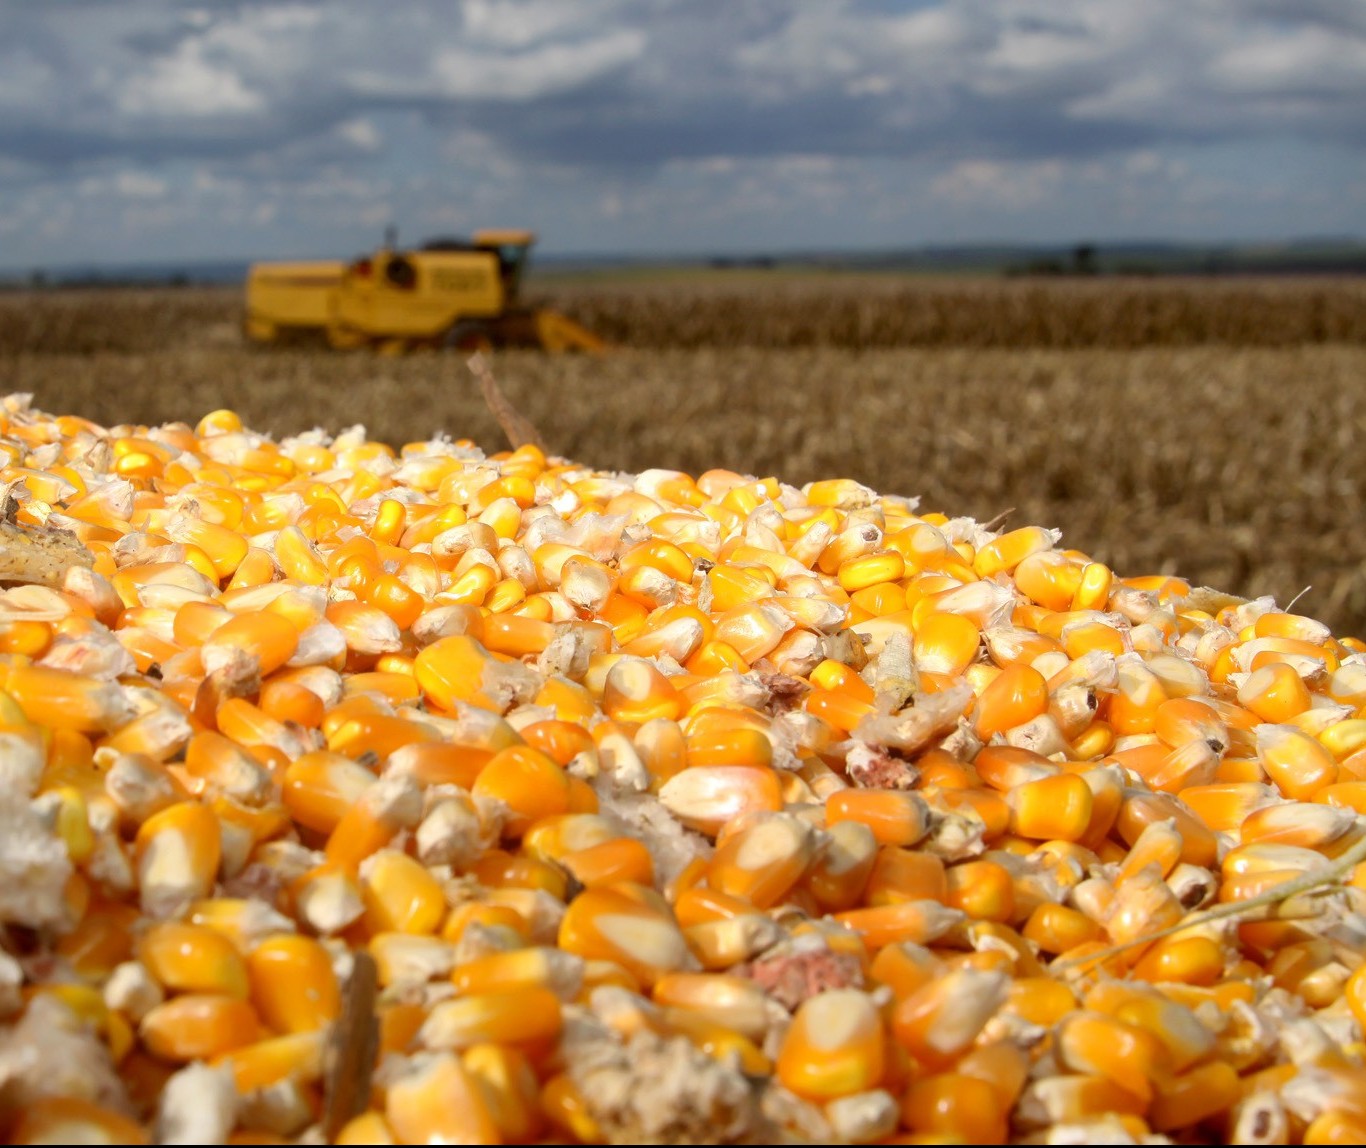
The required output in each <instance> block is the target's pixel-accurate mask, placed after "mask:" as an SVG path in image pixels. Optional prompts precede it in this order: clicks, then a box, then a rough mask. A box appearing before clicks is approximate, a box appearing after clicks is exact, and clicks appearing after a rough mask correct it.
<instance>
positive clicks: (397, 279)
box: [384, 255, 417, 290]
mask: <svg viewBox="0 0 1366 1148" xmlns="http://www.w3.org/2000/svg"><path fill="white" fill-rule="evenodd" d="M384 275H385V277H386V278H387V279H388V280H389V282H390V283H392V284H393V285H394V286H395V287H402V288H404V289H405V290H406V289H408V288H410V287H413V286H415V285H416V283H417V268H416V267H414V266H413V265H412V263H411V261H409V260H407V259H405V258H404V257H403V256H402V255H398V256H395V257H394V258H393V259H390V260H389V265H388V266H387V267H386V268H385V269H384Z"/></svg>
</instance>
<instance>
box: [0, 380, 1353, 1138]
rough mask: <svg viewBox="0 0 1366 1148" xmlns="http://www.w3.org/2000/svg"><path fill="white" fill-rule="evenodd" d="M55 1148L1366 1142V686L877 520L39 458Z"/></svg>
mask: <svg viewBox="0 0 1366 1148" xmlns="http://www.w3.org/2000/svg"><path fill="white" fill-rule="evenodd" d="M0 454H2V455H3V458H0V461H3V463H4V469H3V471H0V482H3V483H4V484H6V489H7V491H8V495H7V497H6V499H5V503H4V510H5V517H6V521H5V522H4V524H3V525H4V531H3V537H0V548H2V549H3V557H4V564H3V569H0V580H4V581H5V582H6V583H7V584H8V585H9V588H8V589H4V590H0V925H2V926H3V937H2V938H0V939H3V949H2V950H0V1130H3V1131H4V1133H5V1134H6V1135H7V1137H8V1139H9V1140H10V1142H12V1143H52V1142H60V1141H79V1142H85V1143H98V1142H116V1141H125V1142H126V1141H150V1140H153V1139H159V1140H161V1141H163V1142H177V1143H185V1142H224V1141H227V1142H230V1143H276V1142H282V1143H283V1142H295V1141H298V1142H305V1143H319V1142H326V1141H335V1142H338V1143H374V1142H382V1143H384V1142H387V1143H393V1142H399V1143H500V1142H510V1143H516V1142H527V1141H536V1140H546V1141H552V1142H620V1143H630V1142H640V1141H649V1142H666V1143H674V1142H676V1143H682V1142H709V1141H718V1140H719V1141H726V1142H738V1143H745V1142H750V1143H769V1142H775V1141H786V1142H829V1141H840V1142H852V1143H873V1142H878V1143H926V1142H944V1141H946V1140H947V1141H967V1142H995V1141H1002V1140H1006V1139H1010V1140H1013V1141H1015V1142H1021V1143H1106V1142H1108V1143H1167V1142H1171V1141H1181V1142H1191V1141H1194V1142H1236V1143H1256V1144H1276V1143H1300V1142H1303V1143H1311V1144H1329V1143H1348V1142H1360V1141H1361V1140H1362V1139H1364V1138H1366V1099H1363V1098H1364V1097H1366V1067H1363V1054H1366V1044H1363V1034H1362V1026H1363V1024H1364V1023H1366V971H1363V965H1362V961H1363V955H1366V915H1363V912H1364V911H1366V868H1363V867H1362V865H1361V860H1362V857H1363V855H1366V826H1364V825H1363V822H1362V814H1363V813H1366V717H1363V705H1366V646H1363V644H1362V643H1361V642H1359V641H1357V640H1355V639H1350V638H1347V639H1340V640H1339V639H1336V638H1334V637H1333V635H1332V634H1331V633H1330V632H1329V631H1328V629H1327V627H1325V626H1323V625H1321V624H1320V623H1318V622H1316V621H1314V620H1312V619H1310V618H1307V617H1303V616H1299V615H1296V614H1294V613H1290V612H1287V611H1285V610H1282V609H1279V608H1278V607H1277V606H1276V604H1275V603H1273V602H1272V601H1271V600H1269V599H1259V600H1254V601H1248V602H1244V601H1240V600H1237V599H1231V598H1228V597H1227V596H1223V595H1220V594H1217V593H1215V592H1212V591H1208V590H1205V589H1202V588H1194V587H1191V586H1190V585H1189V584H1187V583H1185V582H1182V581H1180V580H1179V579H1176V578H1172V577H1129V578H1124V577H1119V576H1117V575H1116V574H1115V573H1113V572H1112V571H1111V570H1109V569H1108V568H1106V567H1105V566H1104V565H1102V564H1100V563H1097V562H1093V561H1091V560H1090V559H1089V558H1088V557H1087V556H1086V555H1084V554H1081V553H1079V552H1077V551H1074V550H1067V549H1062V548H1061V540H1060V538H1059V537H1058V535H1057V533H1056V532H1054V531H1051V530H1047V529H1044V528H1041V527H1034V526H1024V527H1019V528H1015V529H1011V530H1008V531H1005V532H999V531H996V530H993V529H991V528H989V527H987V526H983V525H980V524H978V523H976V522H973V521H972V520H970V519H963V518H956V519H955V518H948V517H946V516H945V515H943V514H939V513H935V512H929V511H924V512H922V511H921V510H920V509H919V508H918V507H917V506H916V505H915V503H914V501H913V500H909V499H905V498H898V497H890V496H883V495H879V494H877V493H875V492H873V491H871V490H869V489H867V488H866V487H863V486H860V485H859V484H857V483H855V482H852V481H848V480H841V479H832V480H829V481H819V482H813V483H810V484H808V485H807V486H806V487H804V488H802V489H797V488H794V487H791V486H787V485H784V484H783V483H781V482H780V481H779V480H778V479H776V478H771V477H766V478H756V477H753V476H746V475H741V474H736V473H732V472H729V471H716V470H714V471H709V472H707V473H704V474H701V475H699V476H697V477H696V478H693V477H690V476H688V475H685V474H681V473H678V472H673V471H662V470H652V471H645V472H643V473H641V474H637V475H630V474H615V473H603V472H598V471H594V470H592V469H589V468H587V467H584V466H579V465H575V464H573V463H568V462H565V461H563V460H560V459H555V458H550V459H547V458H546V457H545V456H544V455H543V454H541V453H540V452H539V451H537V450H535V449H534V448H525V447H524V448H521V449H519V450H517V451H514V452H511V453H505V454H498V455H493V456H491V457H486V456H485V455H484V454H483V453H482V452H480V451H479V450H477V449H476V448H474V447H473V446H472V445H470V444H469V443H466V442H451V441H448V440H444V439H442V440H434V441H430V442H422V443H410V444H408V445H406V446H403V447H402V448H401V449H398V450H395V449H392V448H390V447H387V446H385V445H382V444H379V443H374V442H370V441H367V439H366V437H365V435H364V433H363V432H362V431H361V430H360V429H359V428H354V429H352V430H349V431H346V432H344V433H342V434H340V435H338V436H336V437H335V438H331V437H328V436H325V435H323V434H322V433H320V432H314V433H310V434H306V435H300V436H296V437H293V438H287V439H284V440H283V441H281V442H278V443H276V442H273V441H271V440H269V439H267V438H265V437H263V436H260V435H256V434H253V433H252V432H250V431H249V430H247V429H245V428H243V426H242V425H241V421H240V419H238V417H237V416H236V415H234V414H232V413H231V412H226V411H217V412H214V413H212V414H210V415H208V416H206V417H205V418H204V419H203V420H202V421H201V422H200V423H199V424H198V426H197V427H195V428H193V429H192V428H190V427H188V426H184V425H169V426H164V427H160V428H147V427H114V428H111V429H105V428H102V427H99V426H96V425H94V424H92V423H90V422H88V421H85V420H83V419H80V418H76V417H70V416H62V417H53V416H50V415H47V414H43V413H40V412H38V411H35V410H32V409H30V407H29V404H28V402H27V400H26V398H25V397H24V396H11V397H10V398H9V399H6V400H4V401H3V405H2V406H0Z"/></svg>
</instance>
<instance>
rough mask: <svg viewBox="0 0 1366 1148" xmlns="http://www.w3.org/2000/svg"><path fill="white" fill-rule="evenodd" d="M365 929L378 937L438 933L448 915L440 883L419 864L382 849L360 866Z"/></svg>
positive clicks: (404, 855) (391, 850)
mask: <svg viewBox="0 0 1366 1148" xmlns="http://www.w3.org/2000/svg"><path fill="white" fill-rule="evenodd" d="M360 879H361V895H362V898H363V899H364V901H365V918H364V920H365V926H366V928H368V929H369V931H370V933H371V935H373V934H375V933H419V934H429V933H435V932H436V930H437V928H438V927H439V926H440V924H441V919H442V918H443V917H444V916H445V915H446V895H445V893H444V891H443V890H442V888H441V883H440V882H439V881H438V880H437V879H436V878H435V877H433V876H432V874H431V873H429V872H428V871H427V870H426V869H425V868H424V867H423V866H422V865H421V864H420V863H419V862H417V861H415V860H413V858H411V857H409V856H407V855H406V854H403V853H399V852H396V851H395V850H393V849H381V850H380V851H379V852H378V853H375V854H373V855H371V856H370V857H368V858H366V860H365V861H364V862H363V863H362V864H361V868H360Z"/></svg>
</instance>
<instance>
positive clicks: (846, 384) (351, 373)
mask: <svg viewBox="0 0 1366 1148" xmlns="http://www.w3.org/2000/svg"><path fill="white" fill-rule="evenodd" d="M541 294H542V295H543V296H551V295H553V302H554V303H555V304H556V305H557V306H559V307H561V308H562V309H564V310H565V311H566V312H567V313H569V314H570V315H572V316H573V317H574V318H576V319H578V320H579V321H581V322H584V323H585V324H587V325H589V326H590V327H592V328H593V329H595V330H597V331H599V332H601V333H602V334H604V335H606V336H607V337H608V338H609V339H611V340H612V341H614V342H615V343H616V344H618V348H619V349H617V350H616V351H615V352H614V353H612V354H610V355H608V356H605V357H603V358H600V359H585V358H572V357H563V358H552V357H546V356H541V355H537V354H533V353H530V352H517V353H501V354H498V355H497V356H496V357H495V371H496V373H497V375H498V378H499V380H500V382H501V383H502V385H503V387H504V389H505V390H506V391H507V392H508V394H509V396H510V397H511V398H512V399H513V401H514V402H515V403H516V405H517V406H518V407H519V409H521V410H522V411H523V412H524V413H525V414H526V415H527V416H528V417H529V418H530V419H531V420H532V421H533V422H534V423H535V424H536V425H537V426H538V427H540V429H541V431H542V434H543V436H544V437H545V439H546V440H547V441H548V442H549V443H550V444H551V446H552V447H553V449H555V450H556V451H558V452H560V453H563V454H565V455H568V456H571V457H574V458H575V459H578V460H581V461H583V462H585V463H589V464H592V465H594V466H598V467H614V468H621V469H628V470H639V469H643V468H646V467H650V466H661V467H672V468H677V469H681V470H687V471H690V472H692V473H697V472H699V471H702V470H705V469H707V468H709V467H718V466H719V467H728V468H731V469H735V470H739V471H742V472H746V473H754V474H757V475H760V476H765V475H770V474H771V475H775V476H778V477H780V478H782V479H783V480H785V481H789V482H793V483H803V482H806V481H808V480H810V479H815V478H820V477H833V476H848V477H852V478H856V479H858V480H860V481H862V482H865V483H867V484H868V485H870V486H872V487H874V488H875V489H878V490H880V491H885V492H888V493H900V494H914V495H918V496H920V498H921V507H922V509H926V510H929V509H938V510H943V511H944V512H946V513H948V514H951V515H952V514H970V515H974V516H976V517H978V518H982V519H988V518H992V517H994V516H996V515H998V514H1000V513H1002V512H1004V511H1006V510H1009V509H1011V508H1014V511H1013V513H1012V515H1011V518H1010V521H1011V523H1013V524H1015V525H1023V524H1026V523H1030V522H1034V523H1039V524H1042V525H1048V526H1057V527H1060V528H1061V529H1062V530H1063V532H1064V540H1065V542H1066V544H1068V545H1070V546H1074V547H1077V548H1079V549H1082V550H1085V551H1087V552H1088V553H1090V554H1092V555H1093V556H1094V557H1096V558H1099V559H1102V560H1104V561H1107V562H1110V563H1112V564H1113V565H1114V566H1115V567H1116V568H1117V569H1118V570H1120V571H1121V572H1123V573H1126V574H1136V573H1150V572H1159V571H1161V572H1176V573H1180V574H1181V575H1183V576H1185V577H1188V578H1191V579H1193V580H1194V581H1196V582H1200V583H1205V584H1209V585H1213V586H1216V587H1218V588H1220V589H1225V590H1229V591H1231V592H1234V593H1239V594H1244V595H1253V594H1263V593H1269V594H1274V595H1275V596H1276V597H1277V598H1278V600H1280V601H1281V602H1282V604H1284V603H1286V602H1288V601H1290V600H1291V599H1292V598H1295V597H1296V596H1297V595H1301V592H1303V594H1302V596H1301V597H1300V598H1299V601H1298V603H1297V605H1296V609H1297V610H1299V611H1302V612H1304V613H1308V614H1312V615H1314V616H1316V617H1319V618H1321V619H1323V620H1324V621H1325V622H1328V623H1329V624H1330V625H1331V626H1332V627H1333V628H1334V629H1335V630H1336V631H1337V632H1339V633H1356V634H1366V531H1363V529H1362V527H1363V522H1366V517H1364V516H1363V506H1362V501H1363V497H1366V453H1364V452H1362V451H1361V449H1360V446H1359V444H1360V442H1362V441H1363V440H1366V286H1363V285H1362V284H1360V283H1357V282H1353V281H1343V282H1340V283H1332V282H1328V281H1316V282H1275V283H1263V282H1257V281H1247V282H1240V281H1233V282H1228V283H1223V282H1218V283H1216V282H1211V283H1195V284H1183V283H1168V282H1165V281H1154V282H1153V283H1143V282H1136V283H1120V284H1114V285H1112V284H1108V283H1104V282H1095V283H1089V282H1088V283H1042V284H1040V283H1038V282H1007V283H989V282H985V281H983V282H956V281H945V282H942V283H935V282H926V283H920V282H913V283H909V284H908V283H907V282H906V281H891V280H886V281H880V280H869V281H865V282H864V283H863V286H862V287H859V286H857V285H856V284H855V283H853V282H852V281H842V280H839V279H835V278H825V279H821V278H809V279H790V280H781V281H779V282H777V283H776V285H774V286H773V287H772V288H771V289H770V288H768V287H765V288H763V289H760V288H759V287H758V286H755V285H754V284H753V283H739V284H731V285H728V284H727V282H726V281H724V279H722V280H720V281H718V282H714V283H695V282H680V283H676V284H663V283H657V284H647V285H644V286H641V287H627V286H619V285H605V286H604V285H581V286H574V287H569V286H563V287H555V288H553V290H552V289H543V290H542V292H541ZM238 317H239V313H238V299H237V295H236V293H232V292H221V291H209V290H202V291H201V290H182V291H179V292H155V291H130V292H117V293H116V292H109V291H104V292H69V293H65V292H53V293H49V294H45V295H37V296H35V295H20V294H13V295H8V296H0V389H3V390H4V391H14V390H19V391H32V392H34V393H35V395H36V403H37V404H38V405H39V406H40V407H42V408H44V409H47V410H51V411H58V412H71V413H78V414H82V415H85V416H87V417H89V418H92V419H94V420H96V421H99V422H103V423H106V424H116V423H120V422H162V421H169V420H184V421H190V422H193V421H194V420H196V419H197V418H198V417H199V416H200V415H202V414H203V413H204V412H205V411H207V410H210V409H213V408H215V407H222V406H227V407H231V408H233V409H235V410H237V411H239V412H240V413H241V414H242V416H243V417H244V419H245V420H246V421H247V422H248V423H249V424H250V425H252V426H255V427H259V428H261V429H268V430H270V431H272V432H275V433H277V434H287V433H291V432H293V431H297V430H300V429H306V428H308V427H312V426H315V425H321V426H324V427H327V428H329V429H333V430H336V429H340V428H341V427H344V426H348V425H351V424H354V423H364V424H365V425H366V426H367V427H368V428H369V429H370V431H371V433H372V434H373V435H375V436H376V437H379V438H382V439H384V440H386V441H389V442H394V443H401V442H404V441H409V440H414V439H419V438H425V437H427V436H428V435H429V434H431V433H433V432H436V431H445V432H447V433H449V434H451V435H453V436H455V437H468V438H472V439H474V440H475V441H477V442H478V443H480V444H481V445H483V446H484V447H486V448H487V449H490V450H493V449H499V448H500V447H501V446H502V445H503V443H502V442H501V439H500V434H499V431H498V428H497V426H496V424H495V423H494V421H493V419H492V417H491V416H490V415H489V414H488V412H487V411H486V409H485V408H484V405H483V402H482V400H481V399H480V397H479V392H478V389H477V387H476V385H475V384H474V381H473V379H472V378H471V376H470V374H469V372H468V371H467V369H466V368H465V366H464V364H463V363H462V362H461V361H460V359H459V357H458V356H454V355H450V356H447V355H439V354H431V353H429V354H421V355H413V356H410V357H408V358H401V359H391V358H380V357H376V356H373V355H370V354H367V353H356V354H351V355H344V354H337V353H332V352H326V351H266V350H258V349H249V348H246V347H243V346H242V345H241V344H240V341H239V338H238V336H237V321H238Z"/></svg>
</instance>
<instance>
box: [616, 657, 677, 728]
mask: <svg viewBox="0 0 1366 1148" xmlns="http://www.w3.org/2000/svg"><path fill="white" fill-rule="evenodd" d="M602 708H603V712H604V713H606V714H607V716H608V717H610V718H612V719H613V720H614V721H623V722H636V723H644V722H647V721H651V720H653V719H655V718H665V719H667V720H677V719H678V718H679V717H681V716H682V714H683V708H684V705H683V699H682V698H681V697H680V696H679V693H678V691H677V690H676V689H674V687H673V686H672V685H671V684H670V682H669V679H668V678H666V677H665V676H664V675H663V674H661V673H660V672H659V671H658V670H657V669H655V667H654V666H653V665H651V664H650V663H649V662H647V661H645V660H644V659H637V658H622V659H621V660H619V661H617V662H615V663H613V665H612V668H611V669H610V670H608V671H607V680H606V683H605V685H604V688H603V695H602Z"/></svg>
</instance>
